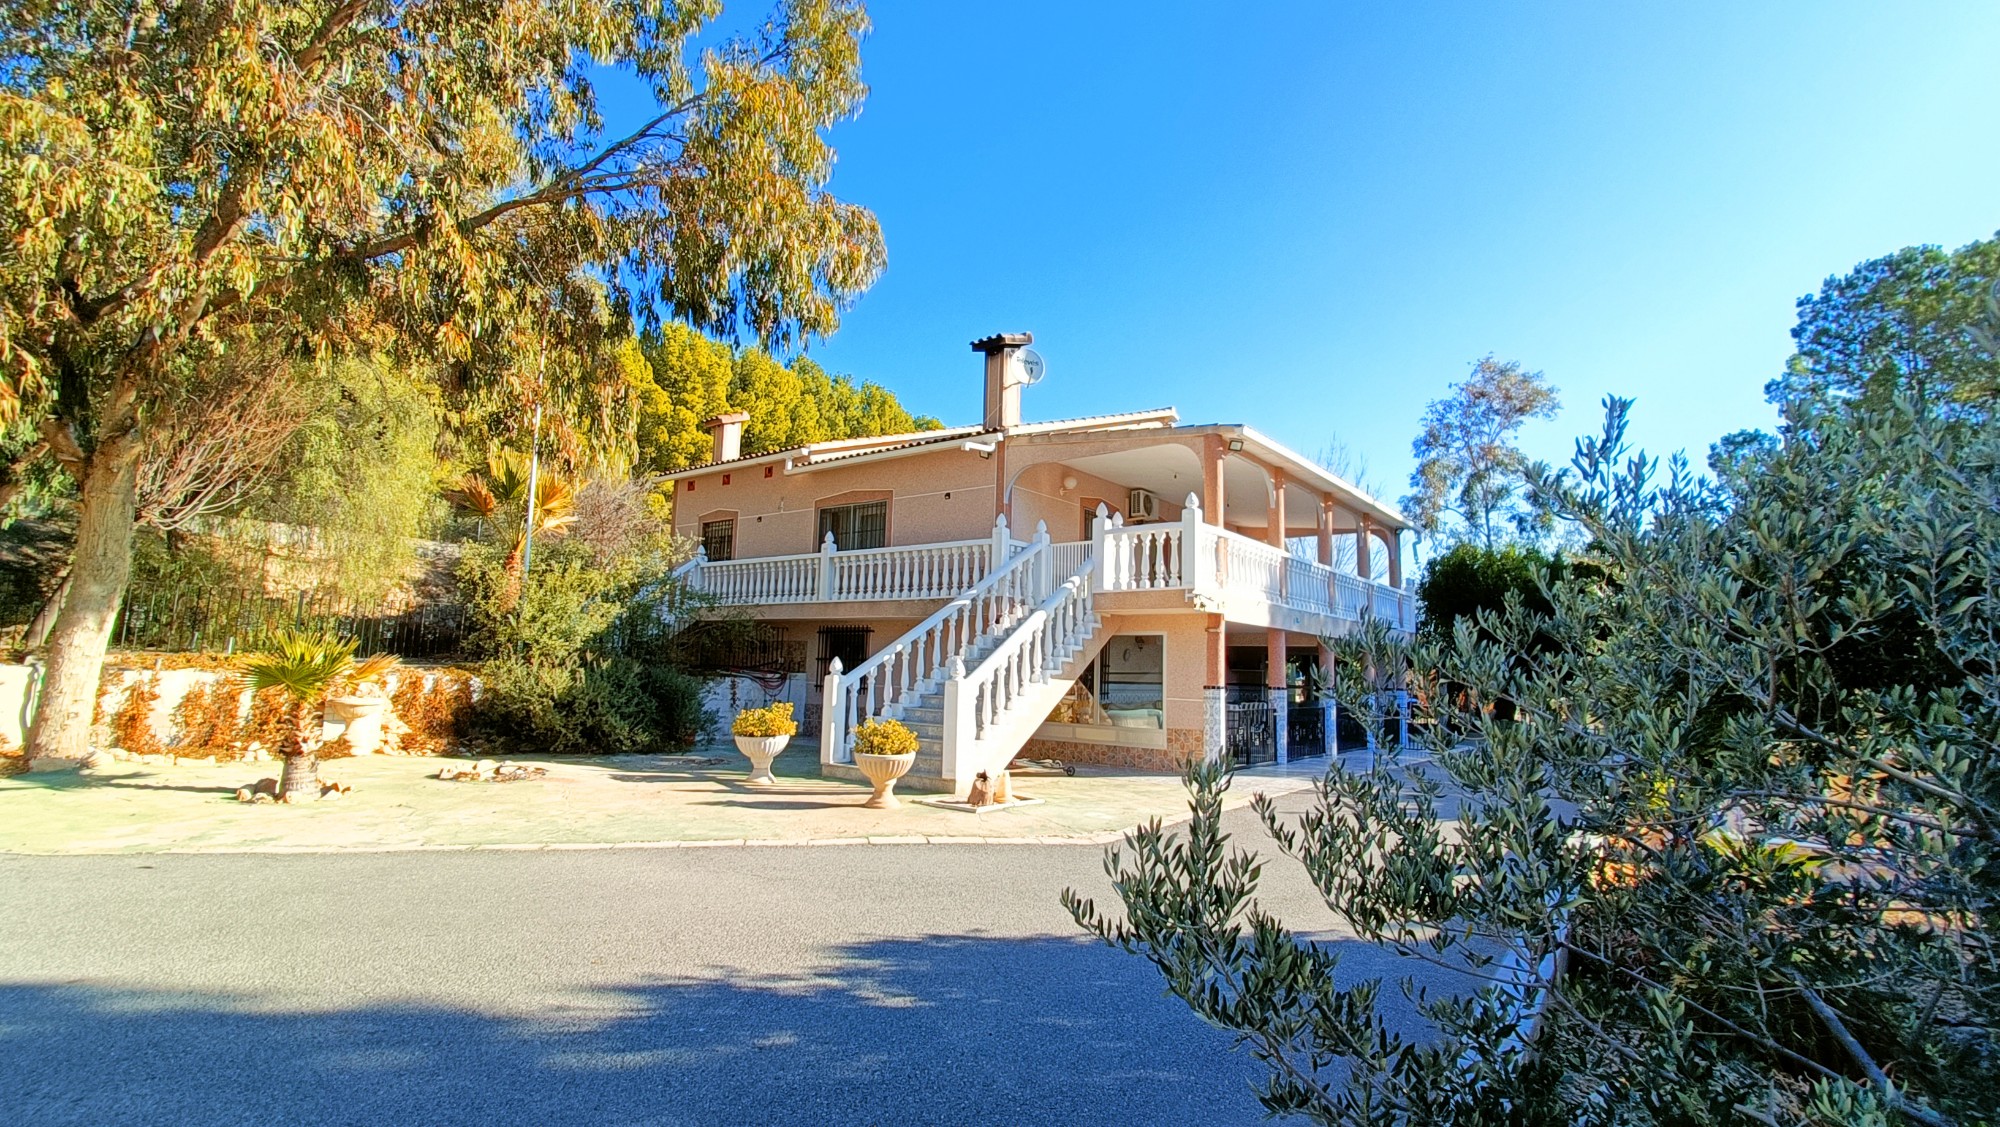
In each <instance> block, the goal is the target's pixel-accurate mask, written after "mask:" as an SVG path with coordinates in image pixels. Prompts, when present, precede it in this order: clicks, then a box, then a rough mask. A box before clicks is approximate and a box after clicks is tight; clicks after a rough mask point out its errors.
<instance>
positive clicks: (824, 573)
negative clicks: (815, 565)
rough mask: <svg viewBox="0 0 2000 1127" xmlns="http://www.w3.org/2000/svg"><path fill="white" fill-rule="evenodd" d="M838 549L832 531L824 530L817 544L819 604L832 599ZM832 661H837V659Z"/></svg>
mask: <svg viewBox="0 0 2000 1127" xmlns="http://www.w3.org/2000/svg"><path fill="white" fill-rule="evenodd" d="M839 550H840V549H839V548H838V547H837V546H836V545H835V544H834V542H833V530H832V529H830V528H829V529H827V530H826V539H824V540H821V541H820V542H819V597H820V601H821V602H830V601H832V599H833V586H834V567H833V554H834V553H835V552H837V551H839ZM834 660H836V661H838V660H839V659H838V658H835V659H834Z"/></svg>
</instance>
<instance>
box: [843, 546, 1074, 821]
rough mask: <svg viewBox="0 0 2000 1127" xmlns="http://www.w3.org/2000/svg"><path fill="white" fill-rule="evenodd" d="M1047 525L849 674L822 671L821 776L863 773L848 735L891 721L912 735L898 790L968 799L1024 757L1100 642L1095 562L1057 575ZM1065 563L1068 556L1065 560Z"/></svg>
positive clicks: (855, 776) (848, 672) (855, 775)
mask: <svg viewBox="0 0 2000 1127" xmlns="http://www.w3.org/2000/svg"><path fill="white" fill-rule="evenodd" d="M1055 560H1056V556H1055V553H1054V552H1053V551H1052V550H1051V547H1050V544H1049V538H1048V532H1047V530H1046V529H1038V530H1037V532H1036V534H1035V538H1034V540H1032V541H1030V542H1029V543H1028V545H1027V546H1026V547H1025V548H1024V549H1023V550H1022V551H1020V552H1019V553H1017V554H1015V555H1014V556H1013V557H1012V558H1011V559H1009V560H1007V561H1006V562H1005V563H1004V564H1003V565H1002V566H1000V567H999V568H997V569H995V570H994V571H993V572H992V573H991V574H989V575H987V576H985V577H984V578H982V579H981V580H980V581H979V582H978V583H976V584H974V585H973V586H971V587H970V588H968V589H966V590H965V591H964V592H963V593H962V594H961V595H959V596H958V597H957V598H955V599H953V600H952V601H951V602H950V603H948V604H947V605H946V606H945V607H944V608H942V609H940V610H939V611H938V612H937V613H936V614H933V615H932V616H931V617H930V618H928V619H926V620H924V621H923V622H921V623H919V624H918V625H917V626H916V627H914V628H912V629H911V630H910V631H908V632H907V633H905V634H904V635H903V636H902V637H901V638H898V639H897V640H896V641H894V642H892V643H890V644H889V645H888V646H885V647H884V648H883V649H882V650H881V651H880V652H878V653H877V654H875V655H874V656H873V657H871V658H869V659H868V660H867V661H864V662H862V663H861V664H860V665H858V666H856V667H855V668H854V669H853V670H851V671H848V670H842V669H841V668H839V666H838V664H837V663H836V665H835V666H834V667H833V668H832V669H831V670H830V671H829V672H828V674H827V679H826V684H825V696H824V697H823V700H824V702H825V703H824V706H823V708H822V728H821V734H820V763H821V770H822V771H823V772H824V773H826V774H829V775H835V776H847V777H854V778H859V777H860V771H859V769H858V768H856V767H854V765H853V756H852V736H851V733H852V732H853V729H854V727H855V726H856V725H858V724H860V723H861V722H862V721H863V720H866V719H893V720H898V721H900V722H902V723H903V724H904V725H906V726H908V727H909V728H910V730H911V731H912V732H914V733H915V734H916V736H917V758H916V763H915V765H914V766H913V767H912V768H911V769H910V773H909V774H907V775H905V776H904V777H903V779H902V781H901V782H900V783H898V784H897V785H898V787H899V789H905V790H910V791H932V792H944V793H961V794H962V793H964V792H965V790H966V789H967V788H969V787H970V786H971V784H972V781H973V779H974V778H975V777H976V776H977V775H978V774H979V773H980V772H982V771H984V772H988V773H997V772H999V771H1002V770H1005V769H1006V766H1007V764H1008V763H1010V762H1012V761H1013V759H1014V756H1015V755H1016V754H1017V753H1018V752H1019V751H1020V749H1021V747H1022V745H1023V744H1025V743H1026V742H1027V740H1028V738H1029V737H1030V736H1032V735H1033V734H1034V731H1035V729H1036V728H1038V727H1039V726H1040V725H1041V722H1042V720H1043V719H1044V718H1045V717H1047V716H1048V714H1049V711H1050V710H1051V709H1053V708H1054V707H1055V705H1056V703H1057V702H1058V701H1060V700H1061V699H1062V697H1063V695H1064V694H1065V693H1067V692H1068V691H1069V688H1070V686H1071V685H1072V684H1073V683H1074V682H1075V679H1076V678H1077V676H1079V675H1080V674H1081V672H1082V670H1083V668H1084V666H1085V664H1086V663H1087V662H1088V661H1089V659H1090V658H1091V657H1092V656H1094V654H1095V652H1096V650H1097V648H1098V647H1100V646H1102V645H1103V638H1102V637H1101V636H1100V635H1101V633H1102V631H1101V629H1100V628H1101V625H1102V623H1101V620H1100V619H1099V617H1098V616H1097V614H1096V612H1095V609H1094V604H1093V599H1092V586H1093V584H1092V576H1091V571H1092V567H1093V564H1092V561H1091V560H1090V559H1088V558H1085V559H1084V560H1083V561H1082V562H1081V564H1078V565H1075V571H1074V572H1073V573H1072V574H1069V575H1063V576H1058V575H1056V574H1055V570H1056V568H1055ZM1068 562H1069V561H1065V563H1068Z"/></svg>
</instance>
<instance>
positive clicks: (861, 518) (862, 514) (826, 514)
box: [819, 501, 889, 552]
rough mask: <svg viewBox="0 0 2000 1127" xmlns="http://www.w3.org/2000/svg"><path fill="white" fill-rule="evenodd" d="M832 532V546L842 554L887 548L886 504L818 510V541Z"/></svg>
mask: <svg viewBox="0 0 2000 1127" xmlns="http://www.w3.org/2000/svg"><path fill="white" fill-rule="evenodd" d="M829 532H831V533H833V546H834V547H835V548H838V549H839V550H841V551H843V552H855V551H860V550H861V549H863V548H886V547H888V546H889V502H887V501H864V502H862V503H861V504H858V505H828V506H827V507H826V508H823V509H821V510H820V511H819V538H820V540H821V541H825V539H826V534H827V533H829Z"/></svg>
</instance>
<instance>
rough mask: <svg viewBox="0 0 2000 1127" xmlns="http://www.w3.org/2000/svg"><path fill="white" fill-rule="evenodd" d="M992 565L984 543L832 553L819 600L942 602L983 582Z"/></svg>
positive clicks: (977, 541) (989, 550) (989, 553)
mask: <svg viewBox="0 0 2000 1127" xmlns="http://www.w3.org/2000/svg"><path fill="white" fill-rule="evenodd" d="M992 564H993V551H992V546H991V545H990V544H989V543H988V542H987V541H984V540H968V541H963V542H960V543H954V544H926V545H924V546H922V547H911V548H869V549H864V550H862V551H858V552H837V553H835V554H834V556H833V588H832V590H831V591H830V592H829V593H828V594H827V595H826V596H825V597H826V598H828V599H830V600H846V599H948V598H950V597H951V596H953V595H956V594H958V593H959V592H960V591H963V590H965V589H966V588H967V587H970V586H972V585H973V584H975V583H977V582H979V581H980V580H981V579H984V578H986V573H987V571H989V570H990V569H991V568H992Z"/></svg>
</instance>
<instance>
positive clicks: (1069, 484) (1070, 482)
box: [1062, 474, 1076, 493]
mask: <svg viewBox="0 0 2000 1127" xmlns="http://www.w3.org/2000/svg"><path fill="white" fill-rule="evenodd" d="M1075 488H1076V476H1075V475H1074V474H1072V475H1069V476H1066V477H1064V478H1063V480H1062V491H1063V492H1064V493H1068V492H1069V491H1070V490H1072V489H1075Z"/></svg>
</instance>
